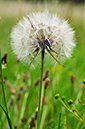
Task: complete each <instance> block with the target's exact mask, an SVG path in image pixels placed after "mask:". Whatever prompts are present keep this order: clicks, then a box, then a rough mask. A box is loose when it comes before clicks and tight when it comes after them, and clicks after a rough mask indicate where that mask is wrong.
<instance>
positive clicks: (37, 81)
mask: <svg viewBox="0 0 85 129" xmlns="http://www.w3.org/2000/svg"><path fill="white" fill-rule="evenodd" d="M39 82H40V79H39V78H38V79H37V80H36V82H35V86H37V85H38V84H39Z"/></svg>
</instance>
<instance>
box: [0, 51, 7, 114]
mask: <svg viewBox="0 0 85 129" xmlns="http://www.w3.org/2000/svg"><path fill="white" fill-rule="evenodd" d="M0 71H1V81H2V92H3V97H4V104H5V108H6V112H7V113H8V109H7V103H6V97H5V90H4V83H3V75H2V64H1V50H0Z"/></svg>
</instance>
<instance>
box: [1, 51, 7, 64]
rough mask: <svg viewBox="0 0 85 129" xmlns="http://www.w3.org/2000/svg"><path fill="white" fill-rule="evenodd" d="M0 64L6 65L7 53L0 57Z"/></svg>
mask: <svg viewBox="0 0 85 129" xmlns="http://www.w3.org/2000/svg"><path fill="white" fill-rule="evenodd" d="M2 64H7V53H5V54H4V56H3V57H2Z"/></svg>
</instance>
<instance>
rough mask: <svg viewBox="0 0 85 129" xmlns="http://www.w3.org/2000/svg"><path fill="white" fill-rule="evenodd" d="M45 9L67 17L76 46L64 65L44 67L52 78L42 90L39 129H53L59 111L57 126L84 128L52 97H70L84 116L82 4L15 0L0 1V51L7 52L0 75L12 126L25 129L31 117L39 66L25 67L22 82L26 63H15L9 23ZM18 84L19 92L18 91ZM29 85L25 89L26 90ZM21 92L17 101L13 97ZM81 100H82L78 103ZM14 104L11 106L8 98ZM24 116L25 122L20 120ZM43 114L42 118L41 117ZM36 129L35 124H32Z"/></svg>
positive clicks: (0, 120) (2, 122) (1, 121)
mask: <svg viewBox="0 0 85 129" xmlns="http://www.w3.org/2000/svg"><path fill="white" fill-rule="evenodd" d="M45 9H47V10H48V11H49V12H51V13H57V14H58V15H59V16H61V17H63V18H65V19H68V20H69V23H70V24H71V27H73V28H74V30H75V39H76V40H75V42H76V48H75V50H74V53H73V56H74V58H71V59H69V60H66V62H64V65H65V66H66V68H63V67H62V66H60V65H57V66H56V67H55V68H54V66H53V65H49V66H46V65H45V67H44V71H45V70H46V69H47V68H48V69H50V74H49V77H50V78H52V81H51V83H50V86H49V88H48V89H47V90H46V93H45V95H46V97H47V99H48V102H47V104H46V105H44V111H43V117H42V122H41V127H40V129H46V128H48V129H57V128H58V120H59V113H60V112H61V129H64V128H65V129H73V128H76V129H80V128H81V129H84V128H85V127H84V125H83V124H82V123H81V122H79V121H77V120H76V119H75V118H74V117H73V116H72V115H71V114H70V113H69V112H68V111H67V110H66V109H65V108H64V107H63V106H62V104H61V103H60V102H58V101H57V100H55V99H54V96H55V94H56V93H59V94H60V96H63V95H64V96H65V97H66V101H68V100H69V99H72V100H73V101H74V105H75V106H76V108H77V109H78V111H79V112H80V114H81V115H82V116H83V118H84V119H85V106H84V105H82V104H84V103H85V98H84V96H85V88H84V89H83V90H82V89H81V87H82V82H83V79H84V78H85V58H84V55H85V5H72V4H69V3H66V4H64V3H63V4H59V3H57V2H53V3H29V2H28V3H21V2H20V3H16V2H0V17H1V20H0V48H1V54H2V56H3V55H4V53H5V52H7V53H8V64H7V69H5V70H3V76H4V77H5V76H6V77H7V83H6V84H5V92H6V99H7V104H8V110H9V114H10V118H11V120H12V123H13V126H15V125H17V126H18V129H26V128H27V126H28V125H29V123H30V121H31V118H32V116H34V113H35V110H36V108H37V102H38V93H39V86H37V87H35V86H34V83H35V81H36V79H37V78H39V77H40V65H38V66H36V69H32V68H31V69H29V70H28V71H29V74H30V78H29V79H27V80H26V82H23V77H24V75H25V74H24V72H25V70H26V69H27V66H24V65H23V64H22V63H21V62H20V63H17V60H16V57H15V55H14V54H13V52H12V50H11V46H10V41H11V39H10V33H11V30H12V28H13V26H14V25H15V24H16V23H17V22H18V21H19V20H20V19H21V18H22V16H23V15H25V16H26V14H29V13H30V12H35V11H36V12H38V11H43V10H45ZM72 74H73V75H75V77H76V80H75V83H74V84H73V85H72V83H71V75H72ZM8 83H10V84H11V87H12V88H14V89H15V92H16V93H15V95H12V94H11V92H10V88H9V87H8ZM21 85H22V86H23V91H20V87H21ZM28 86H29V90H26V89H27V88H28ZM19 94H21V99H20V101H19V102H18V100H17V97H18V95H19ZM78 99H81V101H82V103H81V104H79V103H78ZM12 100H13V101H14V104H13V105H11V104H10V103H11V101H12ZM0 104H2V105H3V106H4V102H3V95H2V89H1V84H0ZM23 116H25V117H26V119H27V121H25V122H21V119H22V117H23ZM44 117H45V118H44ZM0 128H1V129H4V128H6V129H8V124H7V120H6V118H5V115H4V113H3V112H2V110H1V109H0ZM35 128H36V127H35Z"/></svg>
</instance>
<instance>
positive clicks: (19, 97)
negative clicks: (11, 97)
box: [17, 92, 22, 101]
mask: <svg viewBox="0 0 85 129" xmlns="http://www.w3.org/2000/svg"><path fill="white" fill-rule="evenodd" d="M21 95H22V94H21V92H20V93H18V96H17V101H19V100H20V99H21Z"/></svg>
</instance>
